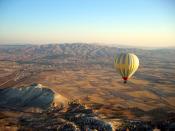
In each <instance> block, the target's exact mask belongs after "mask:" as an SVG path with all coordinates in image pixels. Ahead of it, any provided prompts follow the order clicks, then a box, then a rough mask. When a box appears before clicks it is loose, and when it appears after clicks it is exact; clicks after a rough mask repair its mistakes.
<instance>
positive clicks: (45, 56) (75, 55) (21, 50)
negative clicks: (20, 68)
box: [0, 43, 175, 64]
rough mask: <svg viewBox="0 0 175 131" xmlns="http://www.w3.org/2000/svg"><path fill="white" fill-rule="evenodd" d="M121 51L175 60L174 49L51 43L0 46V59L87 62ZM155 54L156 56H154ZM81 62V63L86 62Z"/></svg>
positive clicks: (109, 57)
mask: <svg viewBox="0 0 175 131" xmlns="http://www.w3.org/2000/svg"><path fill="white" fill-rule="evenodd" d="M121 52H133V53H135V54H136V55H138V56H139V58H140V60H143V62H146V61H144V60H146V59H148V60H149V61H153V60H154V59H159V60H163V61H164V60H165V61H175V57H172V56H175V49H155V50H144V49H138V48H118V47H109V46H101V45H93V44H80V43H77V44H76V43H74V44H48V45H0V60H11V61H22V62H31V63H32V62H36V61H37V62H42V63H52V64H53V61H54V60H55V61H54V63H57V62H58V63H59V62H61V63H62V62H65V63H69V62H82V61H83V62H84V63H86V64H87V63H103V64H104V63H106V64H107V63H108V62H109V63H110V64H111V62H112V60H113V58H114V57H115V55H117V54H119V53H121ZM153 56H154V57H153ZM83 62H82V63H83Z"/></svg>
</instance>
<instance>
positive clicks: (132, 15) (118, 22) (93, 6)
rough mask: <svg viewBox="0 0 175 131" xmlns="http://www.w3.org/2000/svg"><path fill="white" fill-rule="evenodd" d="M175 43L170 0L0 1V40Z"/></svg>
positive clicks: (174, 12) (174, 0) (174, 4)
mask: <svg viewBox="0 0 175 131" xmlns="http://www.w3.org/2000/svg"><path fill="white" fill-rule="evenodd" d="M63 42H89V43H90V42H95V43H111V44H113V43H117V44H127V45H131V46H175V0H0V43H1V44H6V43H38V44H42V43H43V44H44V43H63Z"/></svg>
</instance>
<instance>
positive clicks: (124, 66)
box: [114, 53, 139, 83]
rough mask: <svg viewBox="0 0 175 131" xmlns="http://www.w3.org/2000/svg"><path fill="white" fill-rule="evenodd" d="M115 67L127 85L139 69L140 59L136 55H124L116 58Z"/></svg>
mask: <svg viewBox="0 0 175 131" xmlns="http://www.w3.org/2000/svg"><path fill="white" fill-rule="evenodd" d="M114 65H115V68H116V69H117V71H118V72H119V73H120V75H121V76H122V78H123V79H124V82H125V83H126V81H127V80H128V78H130V77H131V76H132V75H133V74H134V73H135V72H136V70H137V69H138V67H139V59H138V57H137V56H136V55H135V54H132V53H122V54H120V55H118V56H117V57H116V58H115V60H114Z"/></svg>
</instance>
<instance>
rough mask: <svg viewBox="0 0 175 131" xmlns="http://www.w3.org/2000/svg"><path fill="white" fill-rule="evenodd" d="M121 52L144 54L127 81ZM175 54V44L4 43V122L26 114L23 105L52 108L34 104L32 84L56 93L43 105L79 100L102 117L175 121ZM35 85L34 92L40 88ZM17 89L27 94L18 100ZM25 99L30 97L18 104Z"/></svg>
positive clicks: (0, 81) (0, 105)
mask: <svg viewBox="0 0 175 131" xmlns="http://www.w3.org/2000/svg"><path fill="white" fill-rule="evenodd" d="M121 52H133V53H135V54H136V55H137V56H138V57H139V59H140V66H139V69H138V71H137V72H136V73H135V75H134V76H133V77H132V78H131V79H130V80H129V81H128V83H127V84H123V81H122V79H121V76H120V75H119V74H118V73H117V72H116V70H115V68H114V66H113V60H114V57H115V55H117V54H119V53H121ZM174 56H175V49H152V50H151V49H150V50H148V49H147V50H144V49H138V48H119V47H108V46H100V45H91V44H79V43H77V44H49V45H0V89H1V90H0V95H1V96H0V113H1V116H2V117H1V118H0V124H1V125H2V127H3V126H6V124H5V123H8V122H9V121H11V119H12V118H11V117H15V115H17V114H18V115H17V116H18V117H19V116H20V117H21V116H25V112H22V111H24V110H25V111H26V110H27V111H33V110H32V109H33V108H34V107H36V109H38V110H39V111H40V109H39V108H41V109H44V108H47V107H44V108H43V106H40V104H38V106H34V105H36V103H37V101H35V104H32V102H31V101H33V99H35V98H33V96H31V97H29V95H27V94H28V92H27V91H26V90H25V88H27V87H29V86H30V85H31V84H33V83H39V84H41V85H42V86H43V87H47V89H48V90H51V91H52V92H53V94H54V98H53V101H49V103H47V104H44V105H48V106H49V104H50V105H51V104H53V103H54V104H55V105H60V103H61V104H63V105H64V106H66V107H67V106H68V105H67V103H68V101H71V100H74V99H78V100H79V101H80V102H81V103H82V104H84V105H86V106H87V107H88V108H90V109H92V110H93V111H94V112H96V113H97V114H98V117H99V118H101V119H104V120H105V121H108V122H112V123H115V124H116V123H117V122H118V121H120V120H140V121H165V120H173V121H174V120H175V57H174ZM14 88H15V89H14ZM20 90H24V91H23V93H19V92H20ZM31 90H32V93H31V92H30V93H31V94H35V93H34V92H36V91H35V90H37V91H38V89H35V90H33V89H31ZM17 92H18V93H19V95H18V97H19V96H21V97H22V98H18V99H16V96H14V94H13V93H17ZM43 92H44V90H43ZM43 92H42V93H43ZM10 93H11V94H10ZM39 94H40V95H36V98H37V96H41V97H40V98H37V100H38V99H39V103H41V104H42V102H40V100H42V99H44V98H45V97H47V96H48V95H47V93H44V94H46V95H44V96H43V94H41V92H39ZM10 97H12V98H11V99H10ZM26 97H28V98H26ZM55 98H56V99H55ZM12 99H15V100H16V101H15V100H14V101H12ZM20 99H26V100H25V101H22V104H21V103H20V104H19V103H18V102H19V101H21V100H20ZM45 99H46V98H45ZM49 100H50V99H49ZM51 100H52V99H51ZM29 102H30V103H29ZM14 103H16V104H14ZM24 108H25V109H24ZM28 108H30V109H28ZM31 108H32V109H31ZM18 109H19V110H18ZM23 109H24V110H23ZM38 110H34V111H33V112H35V111H36V112H37V111H38ZM19 114H20V115H19ZM18 124H19V123H18ZM115 124H114V125H115ZM7 126H8V125H7Z"/></svg>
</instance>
